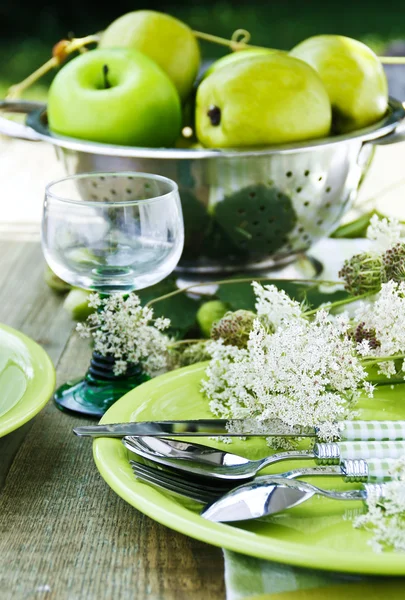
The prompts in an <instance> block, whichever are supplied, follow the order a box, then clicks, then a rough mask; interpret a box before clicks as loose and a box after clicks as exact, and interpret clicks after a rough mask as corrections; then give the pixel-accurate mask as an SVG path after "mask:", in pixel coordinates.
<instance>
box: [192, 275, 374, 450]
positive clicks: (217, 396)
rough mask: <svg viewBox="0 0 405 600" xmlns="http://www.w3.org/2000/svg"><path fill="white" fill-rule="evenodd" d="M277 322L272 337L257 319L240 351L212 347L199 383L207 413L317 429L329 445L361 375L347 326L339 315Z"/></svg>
mask: <svg viewBox="0 0 405 600" xmlns="http://www.w3.org/2000/svg"><path fill="white" fill-rule="evenodd" d="M255 289H256V290H257V289H258V288H257V284H256V285H255ZM272 293H273V290H272ZM278 293H279V292H278ZM280 296H281V298H280V303H282V302H283V295H282V294H281V293H280ZM286 306H287V308H286V311H287V312H288V311H289V310H290V306H288V304H287V303H286ZM296 314H297V313H296ZM297 316H298V314H297ZM278 323H279V324H278V328H277V329H276V331H275V332H274V333H272V332H271V331H269V330H268V329H267V328H266V327H265V326H264V325H263V324H262V323H261V321H260V320H259V319H257V320H256V321H255V324H254V329H253V331H252V332H251V334H250V338H249V342H248V344H247V348H243V349H239V348H237V347H235V346H225V345H224V344H223V343H222V342H221V341H218V342H212V343H211V345H210V351H211V353H212V360H211V362H210V365H209V367H208V369H207V376H208V378H207V379H206V380H205V381H204V382H203V384H202V385H203V391H204V392H205V393H206V395H207V396H208V398H209V400H210V408H211V410H212V412H213V413H214V414H215V415H217V416H222V417H225V418H245V417H247V416H249V417H255V418H257V420H258V422H261V421H263V420H267V419H280V420H281V421H282V422H284V423H286V424H287V425H292V426H293V425H304V426H305V425H306V426H315V425H318V426H321V427H322V425H323V432H324V434H325V437H326V438H329V439H330V438H332V437H334V436H335V435H338V429H337V425H336V423H337V421H339V420H342V419H344V418H346V417H347V416H348V414H349V412H350V409H351V406H352V404H353V402H354V400H355V399H356V398H357V396H358V394H359V388H360V387H361V386H363V385H364V383H365V378H366V375H367V374H366V371H365V370H364V368H363V367H362V365H361V362H360V360H359V357H358V356H357V355H356V343H355V342H354V341H353V340H352V339H351V338H350V337H349V336H348V335H347V332H348V330H349V327H350V324H349V322H348V321H347V319H346V318H345V316H339V317H336V318H334V319H330V318H329V315H328V313H327V312H326V311H324V310H320V311H319V312H317V314H316V315H315V317H314V319H313V320H312V321H310V320H308V319H304V318H295V319H290V320H289V319H288V318H285V319H284V318H283V317H282V314H281V313H280V314H279V317H278ZM369 391H371V390H369Z"/></svg>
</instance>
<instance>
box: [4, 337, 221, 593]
mask: <svg viewBox="0 0 405 600" xmlns="http://www.w3.org/2000/svg"><path fill="white" fill-rule="evenodd" d="M89 358H90V351H89V347H88V345H87V344H86V343H85V342H83V341H81V340H78V339H77V338H76V337H75V336H73V337H72V338H71V339H70V341H69V344H68V346H67V348H66V351H65V352H64V354H63V357H62V360H61V362H60V365H59V368H58V372H59V380H60V382H61V381H65V380H66V379H67V378H69V377H70V376H72V375H73V374H77V372H78V370H79V371H80V370H81V371H83V370H84V369H85V368H86V366H87V364H88V360H89ZM83 422H86V421H84V420H83V419H80V418H75V417H72V416H70V415H67V414H64V413H61V412H59V411H58V410H57V409H56V407H55V406H54V405H53V404H49V405H48V406H47V407H46V408H45V409H44V410H43V411H42V412H41V413H40V415H38V416H37V417H36V419H35V422H34V424H33V426H32V428H31V430H30V431H29V433H28V435H27V437H26V440H25V442H24V444H23V445H22V447H21V449H20V451H19V453H18V455H17V458H16V460H15V461H14V463H13V465H12V467H11V469H10V472H9V476H8V477H7V481H6V484H5V486H4V489H3V492H2V495H1V497H0V534H1V535H0V556H2V557H6V563H7V570H5V572H3V573H2V574H1V576H0V585H1V589H2V590H13V592H14V596H15V594H17V596H18V597H19V596H21V597H23V596H24V597H30V596H31V595H32V596H35V594H38V590H39V589H49V592H47V593H46V596H45V595H44V597H46V598H55V599H58V600H59V599H64V598H69V599H71V598H72V599H73V598H77V599H79V598H86V599H89V600H92V599H93V598H94V599H96V598H97V599H104V598H105V599H111V598H120V599H123V600H125V599H131V600H132V599H134V598H135V599H138V598H139V599H142V600H143V599H144V598H151V599H153V600H154V599H156V600H158V599H159V600H160V599H164V600H166V599H167V600H181V599H182V598H184V599H189V598H193V600H194V599H196V600H199V599H201V600H203V599H204V600H205V599H206V598H222V597H223V579H222V572H223V564H222V557H221V552H220V550H218V549H214V548H211V547H210V546H207V545H205V544H201V543H199V542H196V541H195V540H192V539H190V538H188V537H185V536H183V535H180V534H177V533H175V532H173V531H171V530H169V529H167V528H165V527H163V526H161V525H159V524H157V523H155V522H154V521H152V520H151V519H149V518H147V517H145V516H144V515H142V514H141V513H139V512H138V511H136V510H135V509H134V508H132V507H131V506H129V505H127V504H126V503H125V502H124V501H123V500H121V499H120V498H119V497H118V496H116V494H115V493H114V492H112V490H110V488H109V487H108V486H107V485H106V484H105V483H104V481H103V480H102V479H101V477H100V475H99V473H98V471H97V469H96V467H95V465H94V461H93V458H92V451H91V442H90V440H79V439H78V438H77V437H75V436H74V435H73V434H72V427H74V426H75V425H77V424H79V423H83ZM44 586H45V588H44ZM11 596H12V594H10V598H11ZM35 597H37V596H35ZM38 597H39V598H40V597H42V596H41V595H38Z"/></svg>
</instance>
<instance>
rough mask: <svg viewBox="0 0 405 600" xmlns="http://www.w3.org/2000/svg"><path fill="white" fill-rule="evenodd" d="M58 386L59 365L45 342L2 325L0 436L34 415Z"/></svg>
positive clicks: (0, 335)
mask: <svg viewBox="0 0 405 600" xmlns="http://www.w3.org/2000/svg"><path fill="white" fill-rule="evenodd" d="M54 388H55V369H54V366H53V364H52V362H51V359H50V358H49V356H48V354H47V353H46V352H45V350H44V349H43V348H41V346H39V345H38V344H37V343H36V342H34V341H33V340H32V339H30V338H29V337H27V336H26V335H23V334H22V333H20V332H19V331H16V330H15V329H12V328H11V327H7V326H6V325H0V437H2V436H4V435H6V434H7V433H10V432H11V431H14V430H15V429H18V427H21V425H24V423H26V422H27V421H29V420H30V419H32V418H33V417H34V416H35V415H36V414H37V413H38V412H39V411H40V410H41V409H42V408H43V407H44V406H45V404H46V403H47V402H48V400H49V398H50V397H51V394H52V392H53V390H54Z"/></svg>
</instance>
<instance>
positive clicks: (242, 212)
mask: <svg viewBox="0 0 405 600" xmlns="http://www.w3.org/2000/svg"><path fill="white" fill-rule="evenodd" d="M245 214H246V211H245V209H244V208H239V209H238V215H245Z"/></svg>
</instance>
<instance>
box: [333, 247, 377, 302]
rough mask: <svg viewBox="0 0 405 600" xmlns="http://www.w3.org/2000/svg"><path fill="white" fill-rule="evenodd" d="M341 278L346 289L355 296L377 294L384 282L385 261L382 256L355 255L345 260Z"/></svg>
mask: <svg viewBox="0 0 405 600" xmlns="http://www.w3.org/2000/svg"><path fill="white" fill-rule="evenodd" d="M339 277H340V278H341V279H343V280H344V282H345V289H346V290H347V291H348V292H349V293H350V294H352V295H353V296H359V295H360V294H367V293H373V292H374V293H377V292H379V291H380V289H381V284H382V282H383V261H382V257H381V256H380V255H374V254H368V253H367V252H363V253H362V254H355V256H352V257H351V258H350V259H348V260H345V262H344V263H343V267H342V269H341V270H340V271H339Z"/></svg>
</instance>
